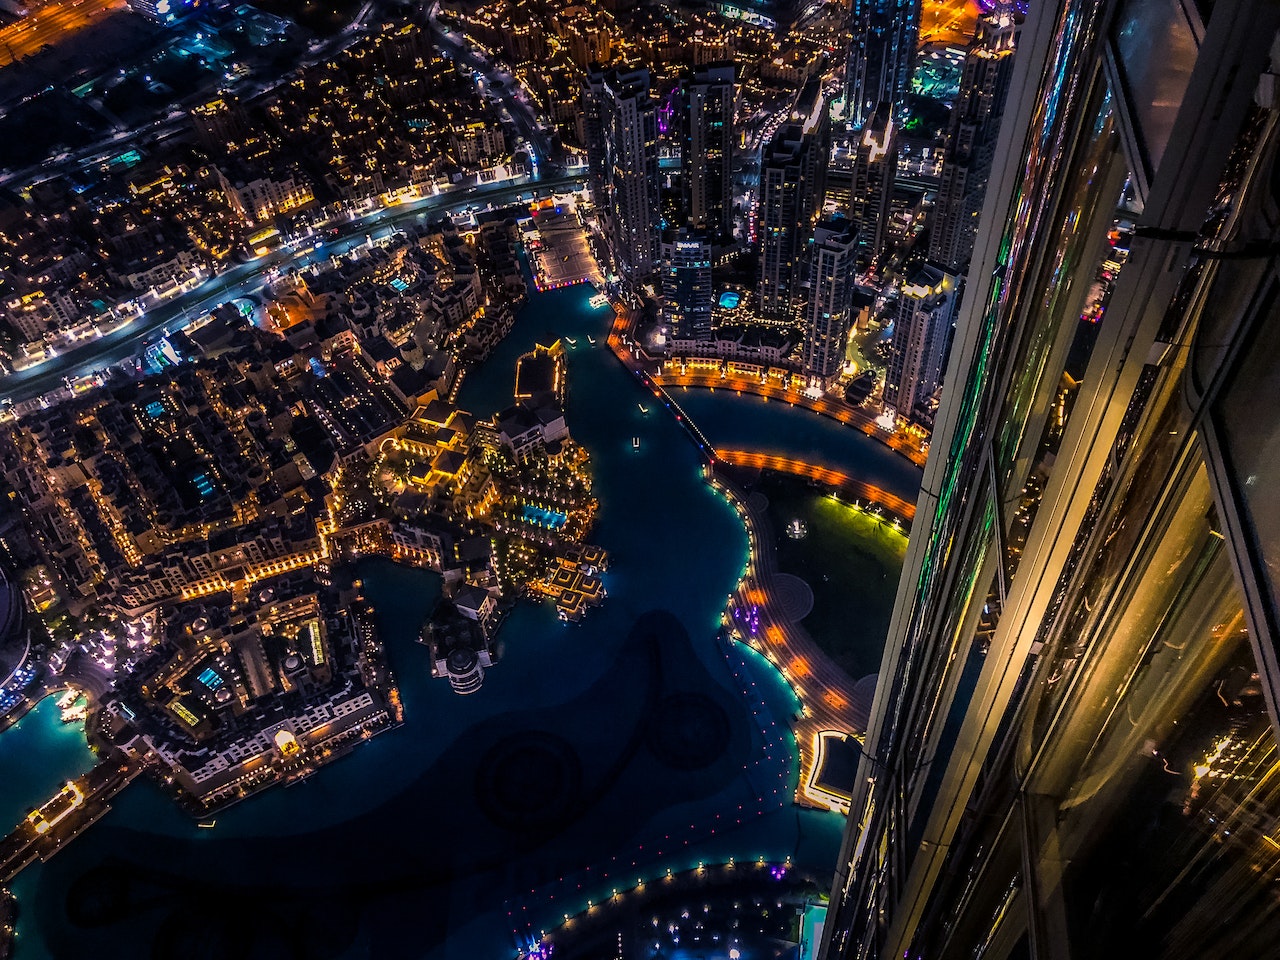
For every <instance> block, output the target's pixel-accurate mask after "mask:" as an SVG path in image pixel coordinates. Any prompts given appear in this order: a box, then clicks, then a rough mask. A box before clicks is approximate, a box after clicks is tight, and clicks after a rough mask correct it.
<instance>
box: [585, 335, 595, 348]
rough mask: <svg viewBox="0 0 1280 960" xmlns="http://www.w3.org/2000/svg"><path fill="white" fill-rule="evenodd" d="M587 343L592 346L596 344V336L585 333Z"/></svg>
mask: <svg viewBox="0 0 1280 960" xmlns="http://www.w3.org/2000/svg"><path fill="white" fill-rule="evenodd" d="M587 343H589V344H591V345H592V346H593V347H594V346H595V345H596V338H595V337H593V336H591V334H587Z"/></svg>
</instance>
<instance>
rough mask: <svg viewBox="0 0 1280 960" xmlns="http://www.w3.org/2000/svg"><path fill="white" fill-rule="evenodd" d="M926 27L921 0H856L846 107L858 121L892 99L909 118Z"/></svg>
mask: <svg viewBox="0 0 1280 960" xmlns="http://www.w3.org/2000/svg"><path fill="white" fill-rule="evenodd" d="M919 32H920V0H852V3H851V4H850V5H849V59H848V64H847V66H846V68H845V112H846V115H847V117H848V119H849V121H850V122H851V123H852V124H853V125H854V126H855V127H859V128H860V127H862V126H863V124H865V123H866V122H867V120H868V119H869V118H870V117H871V115H872V114H873V113H875V111H876V108H877V107H878V106H879V105H880V104H882V103H887V104H889V105H890V109H891V111H892V114H893V118H894V119H895V120H901V119H902V118H903V108H904V105H905V102H906V96H907V93H908V91H909V90H910V88H911V71H912V69H913V68H914V66H915V62H916V37H917V35H918V34H919Z"/></svg>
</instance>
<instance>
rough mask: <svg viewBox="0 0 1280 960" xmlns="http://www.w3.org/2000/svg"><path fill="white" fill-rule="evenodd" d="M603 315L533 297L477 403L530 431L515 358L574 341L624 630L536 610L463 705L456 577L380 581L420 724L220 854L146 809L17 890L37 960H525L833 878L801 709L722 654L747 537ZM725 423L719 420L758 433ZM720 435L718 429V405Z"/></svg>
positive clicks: (375, 745)
mask: <svg viewBox="0 0 1280 960" xmlns="http://www.w3.org/2000/svg"><path fill="white" fill-rule="evenodd" d="M589 293H590V291H589V290H587V289H584V288H576V289H567V290H559V291H552V292H549V293H545V294H535V295H534V297H533V298H532V301H531V303H530V305H529V306H528V307H526V308H525V309H524V311H523V312H522V314H521V316H520V318H519V319H518V321H517V323H516V327H515V330H514V331H513V333H512V334H511V336H510V337H509V338H508V340H507V341H506V342H504V343H503V344H502V345H501V347H500V348H499V349H498V350H497V351H496V352H495V355H494V356H493V357H492V358H491V359H490V361H489V362H488V363H487V364H486V365H485V366H484V368H483V369H482V370H481V371H480V372H478V373H476V374H474V375H473V376H472V377H471V378H470V379H469V380H468V382H467V383H466V384H465V386H464V388H463V390H462V393H461V397H460V403H461V405H462V406H464V407H465V408H467V409H469V410H471V411H472V412H473V413H476V414H478V415H481V416H486V415H488V414H489V413H491V412H493V411H494V410H496V409H498V408H500V407H502V406H505V405H507V404H509V403H510V402H511V386H512V379H513V376H514V363H515V359H516V357H517V356H519V355H520V354H521V353H523V352H525V351H527V350H529V349H530V348H531V347H532V345H533V343H534V342H535V341H542V342H544V343H547V342H550V340H552V339H554V338H555V337H556V336H565V337H573V338H575V339H576V340H577V344H576V346H570V347H569V351H568V361H569V399H568V403H567V414H568V422H569V425H570V429H571V431H572V433H573V435H574V437H575V438H576V439H577V440H578V441H579V442H581V443H583V444H584V445H585V446H586V447H587V449H588V450H590V451H591V454H592V458H593V469H594V475H595V493H596V496H597V497H598V498H599V500H600V503H601V507H600V511H599V514H598V523H597V526H596V528H595V530H594V531H593V534H592V540H593V541H594V542H597V543H599V544H601V545H602V546H604V547H605V548H606V549H608V550H609V551H610V554H611V557H612V567H611V569H610V570H609V572H608V573H607V574H605V577H604V580H605V585H606V588H607V590H608V592H609V597H608V599H607V600H606V602H605V604H604V606H603V607H601V608H599V609H598V610H595V611H592V612H591V613H590V614H589V615H588V617H587V620H586V621H585V622H584V623H583V624H581V625H576V626H566V625H564V624H562V623H560V622H559V621H557V620H556V618H555V616H554V613H553V611H552V610H551V608H550V607H548V606H542V605H539V606H534V605H528V604H527V605H522V606H521V607H520V608H518V609H517V610H516V612H515V613H514V614H513V615H512V616H511V617H510V619H509V620H508V621H507V623H506V625H505V626H504V628H503V632H502V635H501V640H502V644H503V656H502V659H501V660H500V662H499V663H498V664H497V665H495V666H494V667H493V668H492V669H491V670H490V671H489V672H488V674H487V676H486V678H485V682H484V686H483V688H482V689H481V691H480V692H479V693H477V694H475V695H473V696H470V697H459V696H457V695H455V694H453V693H452V692H451V690H450V688H449V685H448V684H447V683H441V682H438V681H433V680H431V678H430V672H429V664H428V658H427V655H426V651H425V649H424V648H422V647H421V646H419V645H418V644H416V643H415V642H414V638H415V636H416V634H417V631H418V628H419V625H420V623H421V620H422V618H423V616H424V615H425V613H426V612H427V611H428V610H429V609H430V607H431V605H432V603H433V602H434V600H435V599H436V597H437V596H438V592H439V586H438V578H436V577H435V576H434V575H432V574H429V573H425V572H420V571H415V570H409V569H404V568H399V567H396V566H394V565H393V564H391V563H389V562H385V561H372V562H368V563H365V564H364V565H362V567H361V568H360V571H359V573H360V575H361V577H362V578H363V580H364V583H365V592H366V595H367V596H368V597H369V599H370V600H371V601H372V602H373V604H374V606H375V608H376V609H377V611H378V615H379V619H380V624H381V628H382V632H383V636H384V639H385V641H386V643H387V645H388V649H389V653H390V658H391V662H392V665H393V667H394V669H395V670H396V672H397V675H398V677H399V681H400V685H401V693H402V697H403V700H404V705H405V712H406V723H405V725H404V726H402V727H401V728H399V729H397V730H395V731H392V732H389V733H386V734H383V735H380V736H378V737H376V738H374V739H373V740H372V741H370V742H369V743H367V744H363V745H362V746H361V747H360V748H359V749H358V750H357V751H356V752H355V753H354V754H353V755H351V756H349V757H347V758H345V759H343V760H341V761H339V762H338V763H336V764H333V765H332V766H330V767H328V768H325V769H324V770H322V771H320V772H319V773H317V774H316V775H315V776H313V777H312V778H310V779H309V780H308V781H306V782H305V783H303V784H301V785H299V786H294V787H289V788H283V789H277V790H273V791H269V792H267V793H265V794H263V795H261V796H259V797H256V798H253V799H251V800H249V801H247V802H245V803H243V804H241V805H239V806H237V807H235V808H232V809H231V810H229V811H227V812H225V813H223V814H221V815H219V817H218V820H217V826H216V828H215V829H213V830H201V829H198V828H196V827H195V825H194V824H192V823H191V821H190V820H189V819H187V818H186V817H184V816H183V815H182V814H180V813H178V812H177V810H176V809H174V808H173V806H172V805H171V804H170V803H169V802H168V801H167V800H166V799H165V798H164V797H163V795H161V794H160V792H159V791H158V790H156V789H155V788H154V787H152V786H150V785H149V784H146V783H142V782H139V783H138V784H136V785H134V786H133V787H130V788H129V790H127V791H126V792H125V793H124V794H123V795H122V796H121V797H120V798H119V799H118V801H117V804H116V808H115V810H113V811H112V813H111V814H109V815H108V816H107V817H105V818H104V819H103V820H102V821H101V822H100V823H99V824H97V825H96V826H95V827H94V828H93V829H92V830H91V831H89V832H88V833H87V834H86V835H85V836H84V837H83V838H81V839H79V840H77V841H76V842H75V844H74V845H72V846H71V847H69V848H68V849H67V850H66V851H65V852H63V853H61V854H60V855H59V856H58V857H56V858H55V859H54V860H53V861H51V862H50V863H49V864H47V865H41V866H39V867H33V868H31V869H29V870H28V871H27V872H25V873H24V874H23V875H22V876H21V877H20V878H19V880H18V882H17V884H15V888H16V892H17V893H18V895H19V899H20V903H21V904H22V908H23V914H22V917H23V919H22V921H21V924H20V928H19V929H20V938H19V953H18V957H19V960H38V958H43V957H64V956H72V955H80V956H85V955H93V956H97V957H103V958H107V957H141V956H150V957H155V958H168V957H183V958H190V957H237V958H239V957H278V956H293V957H308V958H310V957H315V958H341V957H382V956H388V955H392V954H393V953H394V954H395V955H397V956H405V957H431V958H454V957H456V958H466V960H474V958H480V957H509V956H512V955H513V953H514V950H515V949H516V948H517V947H518V946H521V945H523V944H524V943H526V942H528V939H529V938H532V937H536V936H537V935H538V934H539V932H540V931H541V930H543V929H550V928H551V927H552V926H553V925H554V924H555V923H557V922H559V920H560V919H562V918H563V915H564V914H565V913H569V914H575V913H577V912H579V911H581V910H583V909H585V908H586V907H587V905H588V901H594V902H596V903H599V902H600V901H601V900H603V899H604V898H606V897H608V896H610V895H611V894H612V892H613V891H614V890H615V889H617V890H620V891H623V890H626V889H627V888H629V887H631V886H634V885H635V883H636V882H637V881H639V880H642V879H651V878H654V877H660V876H662V875H664V874H665V873H666V871H667V870H673V871H677V872H678V871H680V870H683V869H688V868H690V867H694V866H697V864H698V863H699V862H700V861H705V862H707V863H712V862H725V861H727V860H728V859H729V858H730V857H732V858H735V860H736V861H737V862H738V863H745V862H747V861H752V862H754V861H756V860H758V859H759V858H761V857H764V858H767V859H769V860H771V861H780V860H783V859H785V858H786V857H792V858H793V859H794V862H795V863H796V864H797V865H798V866H803V867H806V868H808V869H811V870H813V871H814V872H816V873H820V874H821V873H829V872H830V870H831V868H832V866H833V864H834V859H835V854H836V851H837V847H838V843H839V835H840V831H841V828H842V825H843V821H842V819H841V818H840V817H838V816H837V815H835V814H830V813H818V812H809V811H806V812H798V811H797V810H796V808H794V807H793V806H791V804H790V796H791V793H792V790H793V788H794V778H795V757H796V752H795V744H794V740H793V738H792V736H791V734H790V732H789V730H788V728H787V723H786V721H787V719H788V717H789V716H791V715H792V714H793V713H794V712H795V710H796V709H797V704H796V702H795V700H794V697H793V696H792V694H791V692H790V690H789V689H788V688H787V687H786V685H785V683H783V682H782V680H781V679H780V678H779V677H778V675H777V674H776V672H775V671H773V670H772V668H771V667H770V666H769V665H768V663H767V662H766V661H764V660H763V659H761V658H759V657H758V656H757V655H755V654H754V653H752V652H751V651H749V650H746V649H743V648H732V649H730V648H726V647H724V646H722V645H721V644H720V643H719V642H718V641H717V640H716V637H715V634H716V628H717V626H718V621H719V615H720V612H721V609H722V608H723V604H724V601H725V598H726V596H727V595H728V593H729V592H730V591H731V590H732V588H733V586H734V584H735V582H736V580H737V578H738V577H739V575H740V574H741V571H742V569H743V565H744V562H745V559H746V538H745V535H744V533H743V530H742V528H741V526H740V524H739V522H738V520H737V518H736V515H735V513H734V512H733V510H732V509H731V508H730V506H729V505H728V504H726V503H725V502H724V501H723V500H722V499H721V498H720V497H718V496H717V495H716V494H715V493H714V491H712V490H711V489H710V488H709V487H708V486H707V485H706V484H704V483H703V481H702V479H701V475H700V466H699V463H698V460H697V458H696V456H695V452H694V450H693V448H692V447H691V445H690V443H689V442H688V440H687V438H686V437H685V435H684V434H683V432H682V431H681V430H680V428H679V427H678V425H677V424H676V423H675V422H674V421H673V420H672V419H671V418H669V417H667V416H664V415H662V414H660V413H659V411H658V409H656V408H655V405H654V404H653V403H652V402H651V396H650V395H649V394H646V393H645V392H643V391H642V390H641V389H640V388H639V387H638V386H637V385H636V384H635V383H634V382H633V381H632V379H631V377H630V375H629V374H628V373H627V372H626V371H625V370H624V369H623V368H622V367H621V365H620V364H618V363H617V361H616V360H615V359H614V358H613V357H612V355H611V354H610V353H608V352H607V351H606V350H605V349H604V348H603V340H604V334H605V330H606V327H607V325H608V322H609V320H610V319H611V318H610V315H609V313H608V311H607V310H594V309H592V308H591V307H590V306H589V305H588V304H587V297H588V295H589ZM588 335H593V336H595V337H596V339H597V340H598V341H599V342H600V344H601V345H600V346H592V345H591V344H590V343H589V342H588V340H587V337H588ZM692 396H693V395H692V394H690V397H691V398H692ZM717 397H718V395H717ZM708 398H710V395H708ZM681 399H684V398H683V397H682V398H681ZM723 399H724V401H725V404H724V405H723V406H722V407H721V409H722V410H723V413H722V414H720V415H721V416H724V417H725V418H727V420H729V421H736V420H737V419H738V418H739V417H740V416H742V415H744V413H740V411H741V410H742V408H741V407H740V406H736V405H735V404H736V403H737V400H736V398H729V397H725V398H723ZM645 401H649V402H647V404H646V405H647V406H649V407H650V408H651V410H650V412H649V413H648V414H647V415H645V414H643V413H642V412H641V410H640V406H639V404H640V403H641V402H645ZM751 412H752V413H754V412H755V411H751ZM700 415H705V416H706V418H707V419H708V421H709V422H710V423H711V424H712V426H713V428H714V423H715V420H716V417H717V414H716V412H715V410H714V409H712V408H711V407H710V405H709V406H708V409H706V410H703V411H701V412H700ZM811 419H813V420H814V421H816V422H818V423H820V424H821V423H822V422H821V421H817V419H816V418H811ZM832 426H833V427H835V428H836V429H835V430H834V431H832V432H834V433H835V435H836V436H844V434H842V433H840V432H839V430H840V428H839V427H838V425H832ZM771 429H772V427H771ZM785 429H787V430H789V431H790V430H791V428H785ZM713 436H714V434H713ZM848 436H849V438H850V440H851V441H856V440H857V435H856V434H854V433H853V432H852V431H849V434H848ZM633 437H639V438H640V441H641V443H640V449H639V450H638V451H636V450H633V444H632V438H633ZM833 449H834V448H833ZM855 456H856V455H855ZM845 464H846V469H848V468H849V464H850V461H849V460H848V458H847V457H846V460H845ZM869 469H871V470H875V469H878V468H877V467H875V465H874V464H872V465H871V466H870V467H869ZM865 479H867V480H869V481H870V482H877V481H880V482H882V483H883V482H884V478H883V477H877V476H875V475H868V476H866V477H865ZM0 743H3V740H0ZM28 804H29V801H28Z"/></svg>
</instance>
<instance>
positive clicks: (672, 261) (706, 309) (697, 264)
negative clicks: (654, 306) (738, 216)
mask: <svg viewBox="0 0 1280 960" xmlns="http://www.w3.org/2000/svg"><path fill="white" fill-rule="evenodd" d="M712 299H713V291H712V287H711V244H710V242H709V241H708V240H707V238H706V237H705V236H699V235H697V234H693V233H690V232H689V231H688V230H667V231H666V233H664V234H663V237H662V322H663V323H665V324H668V325H670V327H671V336H672V337H673V338H675V339H680V340H698V341H710V339H711V306H712Z"/></svg>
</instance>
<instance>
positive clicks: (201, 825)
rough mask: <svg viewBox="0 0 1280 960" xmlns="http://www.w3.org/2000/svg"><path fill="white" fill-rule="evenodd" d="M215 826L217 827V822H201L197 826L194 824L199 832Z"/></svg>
mask: <svg viewBox="0 0 1280 960" xmlns="http://www.w3.org/2000/svg"><path fill="white" fill-rule="evenodd" d="M217 825H218V821H217V820H201V821H200V822H199V823H198V824H196V826H198V827H199V828H200V829H201V830H212V829H213V828H214V827H216V826H217Z"/></svg>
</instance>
